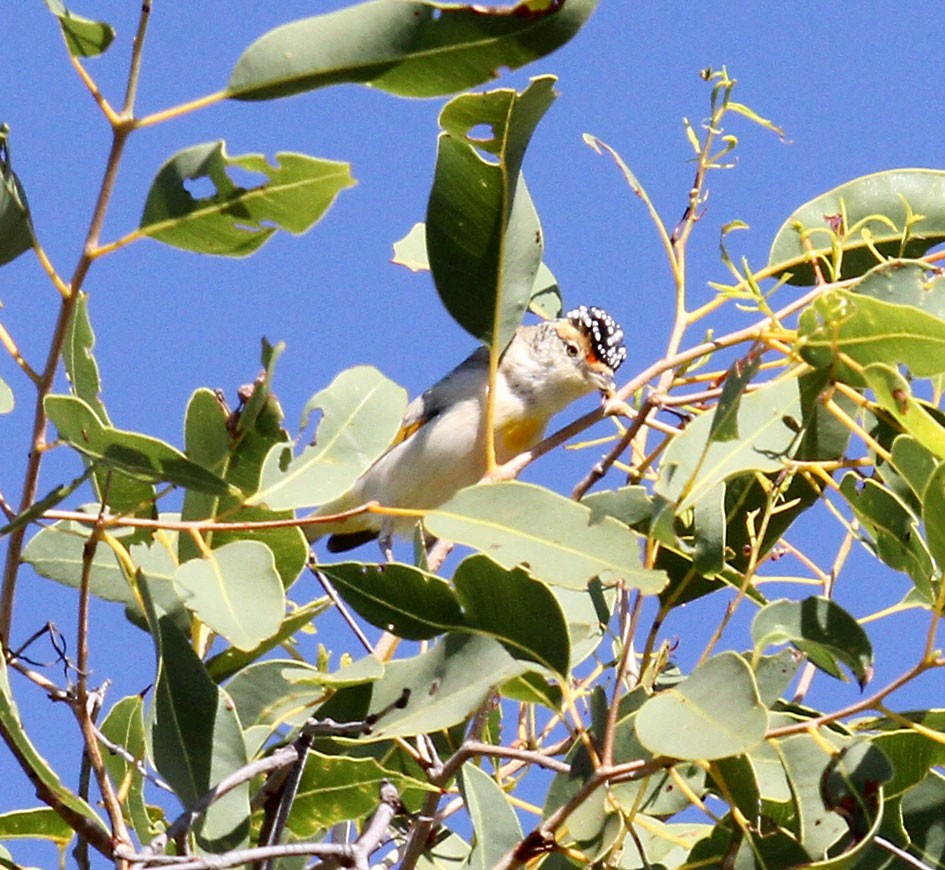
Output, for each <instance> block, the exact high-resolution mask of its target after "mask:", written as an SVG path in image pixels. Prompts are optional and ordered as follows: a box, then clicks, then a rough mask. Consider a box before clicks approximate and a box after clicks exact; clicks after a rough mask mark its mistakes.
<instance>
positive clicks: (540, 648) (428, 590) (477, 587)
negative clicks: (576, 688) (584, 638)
mask: <svg viewBox="0 0 945 870" xmlns="http://www.w3.org/2000/svg"><path fill="white" fill-rule="evenodd" d="M322 570H323V571H324V572H325V574H327V575H328V576H329V577H330V578H331V579H332V581H333V582H334V584H335V585H336V586H337V588H338V591H339V592H340V593H341V594H342V595H343V596H344V598H345V600H346V601H347V602H348V603H349V604H350V605H351V606H352V607H353V608H354V609H355V610H356V611H357V612H358V613H359V614H360V615H361V616H362V617H364V618H365V619H366V620H368V622H370V623H372V624H373V625H376V626H378V627H379V628H383V629H385V630H386V631H390V632H393V633H394V634H396V635H397V636H398V637H403V638H405V639H408V640H429V639H431V638H433V637H436V636H437V635H439V634H443V633H445V632H447V631H472V632H477V633H482V634H486V635H488V636H490V637H493V638H495V639H496V640H498V641H499V642H500V643H502V644H503V646H505V647H506V649H507V650H508V651H509V652H510V653H511V654H512V655H513V656H515V657H516V658H524V659H526V660H528V661H534V662H537V663H538V664H541V665H543V666H544V667H547V668H550V669H551V670H552V671H555V672H556V673H558V674H566V673H567V671H568V663H569V655H570V641H569V637H568V626H567V624H566V622H565V619H564V614H563V613H562V610H561V606H560V605H559V604H558V601H557V599H556V598H555V596H554V595H553V594H552V593H551V591H550V590H549V589H548V587H547V586H545V585H544V584H543V583H541V582H540V581H538V580H534V579H532V578H531V577H529V576H528V574H527V573H526V572H525V571H523V570H520V569H516V570H512V571H506V570H505V569H503V568H500V567H499V566H498V565H496V564H495V563H494V562H493V561H492V560H491V559H488V558H487V557H485V556H481V555H478V556H470V557H469V558H467V559H464V560H463V562H461V563H460V565H459V566H458V567H457V569H456V574H455V576H454V577H453V583H454V584H455V587H456V591H455V592H454V591H453V589H452V587H451V586H450V585H449V584H448V583H447V582H446V581H444V580H441V579H440V578H439V577H436V576H435V575H433V574H428V573H426V572H424V571H421V570H419V569H417V568H412V567H410V566H408V565H400V564H397V563H389V564H384V565H363V564H360V563H353V562H348V563H342V564H339V565H326V566H324V567H323V568H322Z"/></svg>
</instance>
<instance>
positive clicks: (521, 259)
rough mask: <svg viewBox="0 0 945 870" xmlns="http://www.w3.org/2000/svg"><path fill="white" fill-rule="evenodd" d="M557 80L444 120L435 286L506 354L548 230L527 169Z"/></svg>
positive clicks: (431, 239) (478, 103)
mask: <svg viewBox="0 0 945 870" xmlns="http://www.w3.org/2000/svg"><path fill="white" fill-rule="evenodd" d="M554 82H555V79H554V78H553V77H551V76H545V77H542V78H537V79H533V80H532V82H531V83H530V84H529V86H528V88H526V89H525V90H524V91H523V92H522V93H516V92H515V91H513V90H509V89H503V90H497V91H489V92H487V93H484V94H463V95H461V96H459V97H456V98H454V99H453V100H452V101H450V102H449V103H447V105H446V106H445V107H444V108H443V111H442V112H441V113H440V126H441V127H442V128H443V133H441V134H440V139H439V145H438V148H437V161H436V170H435V173H434V178H433V188H432V189H431V191H430V201H429V204H428V206H427V223H426V240H427V251H428V255H429V262H430V267H431V271H432V273H433V280H434V282H435V283H436V288H437V292H438V293H439V295H440V299H441V300H442V302H443V304H444V305H445V306H446V309H447V310H448V311H449V312H450V314H451V315H452V316H453V318H454V319H455V320H456V322H457V323H459V325H460V326H462V327H463V328H464V329H465V330H466V331H467V332H469V333H470V334H472V335H473V336H474V337H475V338H478V339H480V340H481V341H483V342H484V343H486V344H494V345H495V347H496V348H497V350H499V351H501V350H502V349H503V348H504V347H505V346H506V345H507V344H508V343H509V341H511V339H512V336H513V335H514V334H515V330H516V328H517V327H518V325H519V323H520V322H521V319H522V315H523V314H524V313H525V309H526V307H527V306H528V302H529V299H530V298H531V294H532V288H533V286H534V284H535V280H536V276H537V274H538V268H539V265H540V264H541V254H542V233H541V225H540V223H539V220H538V214H537V212H536V211H535V207H534V205H533V204H532V200H531V196H530V195H529V193H528V188H527V187H526V185H525V181H524V178H523V177H522V175H521V172H520V170H521V164H522V160H523V158H524V156H525V149H526V148H527V146H528V142H529V140H530V139H531V136H532V133H533V132H534V130H535V127H536V126H537V125H538V122H539V121H540V120H541V118H542V116H543V115H544V114H545V112H546V111H547V109H548V107H549V106H550V105H551V103H552V101H553V100H554V98H555V92H554ZM483 125H485V126H486V127H488V128H489V131H490V133H489V134H487V135H485V136H483V135H480V134H479V132H478V131H479V130H480V128H481V127H482V126H483Z"/></svg>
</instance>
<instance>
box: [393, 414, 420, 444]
mask: <svg viewBox="0 0 945 870" xmlns="http://www.w3.org/2000/svg"><path fill="white" fill-rule="evenodd" d="M427 419H428V418H427V417H421V418H420V419H419V420H414V422H413V423H411V424H410V425H409V426H401V427H400V431H399V432H398V433H397V435H396V437H395V438H394V441H393V443H392V444H391V447H396V446H397V445H398V444H400V443H401V441H406V440H407V439H408V438H409V437H410V436H411V435H413V433H414V432H416V431H417V430H418V429H419V428H420V427H421V426H422V425H423V424H424V423H426V422H427ZM388 449H390V448H388Z"/></svg>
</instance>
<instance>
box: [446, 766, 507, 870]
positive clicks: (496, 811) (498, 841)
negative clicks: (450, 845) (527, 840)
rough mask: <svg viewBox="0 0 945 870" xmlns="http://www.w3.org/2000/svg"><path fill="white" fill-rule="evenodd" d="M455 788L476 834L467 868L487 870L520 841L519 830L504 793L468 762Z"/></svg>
mask: <svg viewBox="0 0 945 870" xmlns="http://www.w3.org/2000/svg"><path fill="white" fill-rule="evenodd" d="M459 788H460V791H461V792H462V795H463V801H464V802H465V804H466V809H467V810H468V811H469V817H470V820H471V821H472V826H473V830H474V831H475V832H476V840H475V843H474V844H473V848H472V852H471V853H470V855H469V862H468V864H467V866H468V867H470V868H474V870H491V868H493V867H495V866H496V865H497V864H498V863H499V861H500V859H501V858H502V857H503V856H504V855H505V854H506V853H508V852H510V851H511V850H512V849H514V848H515V846H516V844H517V843H518V842H519V840H521V839H522V826H521V825H520V824H519V821H518V816H516V815H515V810H513V809H512V807H511V806H510V805H509V802H508V799H507V798H506V795H505V792H504V791H502V789H501V788H499V786H498V785H496V782H495V780H493V779H492V777H491V776H489V775H488V774H487V773H484V772H483V771H482V770H480V769H479V768H478V767H476V765H475V764H473V763H472V762H471V761H467V762H466V763H465V764H464V765H463V767H462V770H461V771H460V776H459Z"/></svg>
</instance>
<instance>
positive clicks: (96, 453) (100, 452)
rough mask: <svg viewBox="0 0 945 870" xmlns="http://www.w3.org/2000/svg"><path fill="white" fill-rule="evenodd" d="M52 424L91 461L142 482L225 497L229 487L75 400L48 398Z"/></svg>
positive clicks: (156, 442) (163, 445) (176, 452)
mask: <svg viewBox="0 0 945 870" xmlns="http://www.w3.org/2000/svg"><path fill="white" fill-rule="evenodd" d="M43 404H44V407H45V408H46V413H47V415H48V416H49V419H50V421H51V422H52V423H53V424H54V425H55V427H56V429H57V430H58V431H59V437H60V438H61V439H62V440H63V441H65V442H66V443H68V444H69V445H70V446H72V447H74V448H75V449H76V450H78V451H79V452H80V453H82V454H84V455H85V456H88V457H89V458H91V459H93V460H96V461H98V462H102V463H104V464H105V465H108V466H110V467H114V468H117V469H119V470H121V471H124V472H126V473H127V474H130V475H132V476H133V477H136V478H138V479H139V480H145V481H148V482H157V481H167V482H169V483H174V484H177V485H178V486H183V487H193V488H194V489H199V490H201V491H203V492H209V493H215V494H217V495H226V494H228V493H230V491H231V489H230V486H229V485H228V484H227V483H226V481H224V480H222V479H221V478H219V477H218V476H217V475H215V474H213V473H212V472H210V471H208V470H207V469H205V468H201V467H200V466H199V465H197V464H196V463H194V462H191V461H190V460H189V459H188V458H187V457H186V456H184V454H183V453H181V452H180V451H179V450H176V449H175V448H173V447H171V445H170V444H166V443H165V442H163V441H160V440H158V439H157V438H152V437H151V436H149V435H141V434H139V433H137V432H125V431H122V430H121V429H113V428H112V427H111V426H107V425H105V424H103V423H102V421H101V420H99V418H98V416H97V415H96V413H95V412H94V411H93V410H92V409H91V408H90V407H89V406H88V405H87V404H86V403H85V402H83V401H82V400H81V399H77V398H75V397H74V396H46V399H45V401H44V403H43Z"/></svg>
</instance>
